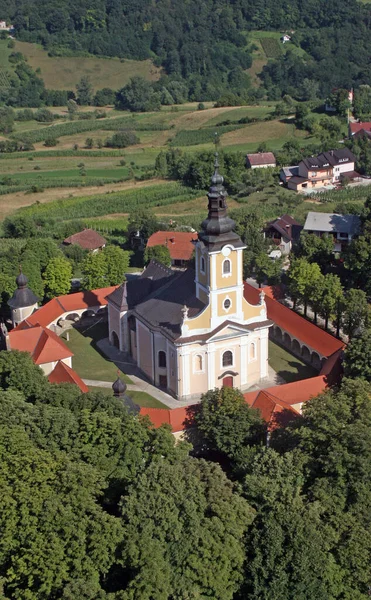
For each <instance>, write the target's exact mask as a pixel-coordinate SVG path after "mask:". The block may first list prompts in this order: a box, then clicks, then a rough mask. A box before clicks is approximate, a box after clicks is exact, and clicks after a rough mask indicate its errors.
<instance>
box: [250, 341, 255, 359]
mask: <svg viewBox="0 0 371 600" xmlns="http://www.w3.org/2000/svg"><path fill="white" fill-rule="evenodd" d="M255 358H256V344H255V342H252V343H251V344H250V360H254V359H255Z"/></svg>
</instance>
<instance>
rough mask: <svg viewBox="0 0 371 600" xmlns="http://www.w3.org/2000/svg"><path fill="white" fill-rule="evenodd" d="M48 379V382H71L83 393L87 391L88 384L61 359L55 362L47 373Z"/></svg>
mask: <svg viewBox="0 0 371 600" xmlns="http://www.w3.org/2000/svg"><path fill="white" fill-rule="evenodd" d="M48 379H49V381H50V383H72V384H74V385H77V386H78V387H79V388H80V390H81V391H82V392H83V393H84V394H85V393H86V392H88V391H89V388H88V386H87V385H86V384H85V383H84V382H83V380H82V379H81V377H79V376H78V374H77V373H76V372H75V371H74V370H73V369H71V367H69V366H68V365H66V364H65V363H64V362H62V361H59V362H58V363H57V365H56V367H55V368H54V370H53V371H52V372H51V373H50V374H49V375H48Z"/></svg>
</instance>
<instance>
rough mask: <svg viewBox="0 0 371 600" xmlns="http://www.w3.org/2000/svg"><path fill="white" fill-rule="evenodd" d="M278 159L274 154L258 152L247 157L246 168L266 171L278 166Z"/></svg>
mask: <svg viewBox="0 0 371 600" xmlns="http://www.w3.org/2000/svg"><path fill="white" fill-rule="evenodd" d="M276 164H277V163H276V157H275V156H274V154H273V152H257V153H256V154H247V155H246V167H247V168H248V169H266V168H267V167H275V166H276Z"/></svg>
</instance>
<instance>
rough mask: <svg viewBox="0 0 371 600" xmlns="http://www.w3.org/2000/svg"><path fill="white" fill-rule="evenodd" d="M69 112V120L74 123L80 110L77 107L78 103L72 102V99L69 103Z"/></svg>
mask: <svg viewBox="0 0 371 600" xmlns="http://www.w3.org/2000/svg"><path fill="white" fill-rule="evenodd" d="M67 110H68V118H69V119H70V121H73V119H74V118H75V114H76V113H77V111H78V110H79V107H78V105H77V102H75V100H72V98H71V99H70V100H68V102H67Z"/></svg>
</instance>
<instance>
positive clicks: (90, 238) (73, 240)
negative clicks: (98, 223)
mask: <svg viewBox="0 0 371 600" xmlns="http://www.w3.org/2000/svg"><path fill="white" fill-rule="evenodd" d="M63 243H64V244H65V245H66V246H70V245H72V244H76V245H77V246H80V247H81V248H83V249H84V250H90V251H91V252H98V250H102V249H103V248H104V247H105V245H106V240H105V238H104V237H103V236H102V235H100V233H98V232H97V231H94V229H84V230H83V231H80V232H79V233H74V234H73V235H70V236H69V237H68V238H66V239H65V240H63Z"/></svg>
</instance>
